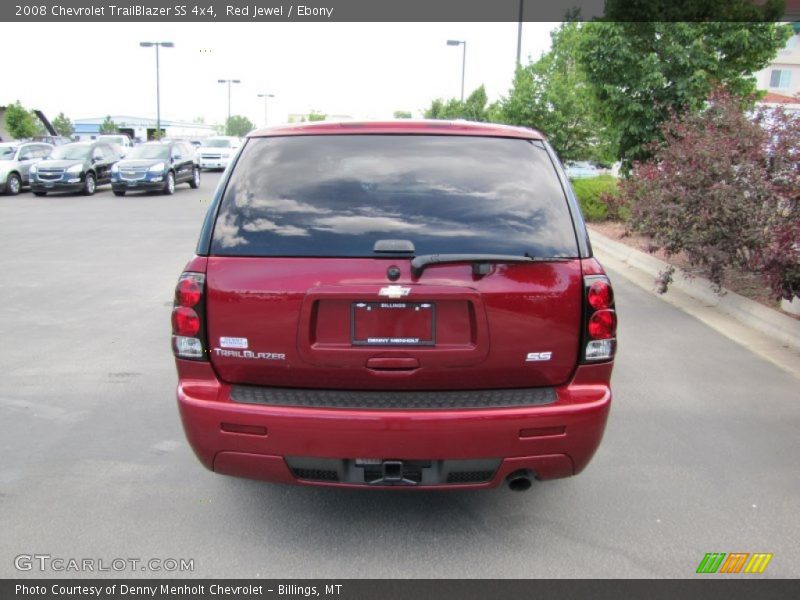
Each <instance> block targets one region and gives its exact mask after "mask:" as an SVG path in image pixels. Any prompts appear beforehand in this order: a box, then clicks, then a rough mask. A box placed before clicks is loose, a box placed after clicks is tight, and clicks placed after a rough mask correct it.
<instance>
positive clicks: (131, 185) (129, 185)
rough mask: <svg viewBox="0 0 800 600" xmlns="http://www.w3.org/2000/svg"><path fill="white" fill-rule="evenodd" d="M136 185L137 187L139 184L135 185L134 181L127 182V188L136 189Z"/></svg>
mask: <svg viewBox="0 0 800 600" xmlns="http://www.w3.org/2000/svg"><path fill="white" fill-rule="evenodd" d="M137 185H139V184H138V183H136V182H135V181H129V182H128V187H136V186H137Z"/></svg>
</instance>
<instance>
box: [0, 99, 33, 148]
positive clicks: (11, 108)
mask: <svg viewBox="0 0 800 600" xmlns="http://www.w3.org/2000/svg"><path fill="white" fill-rule="evenodd" d="M37 120H38V119H36V118H35V117H34V116H33V114H32V113H31V112H29V111H27V110H25V109H24V108H23V107H22V104H20V103H19V100H17V101H16V102H15V103H14V104H9V105H8V106H7V107H6V129H8V133H10V134H11V137H13V138H15V139H18V140H19V139H24V138H29V137H33V136H34V135H36V131H37V127H36V121H37Z"/></svg>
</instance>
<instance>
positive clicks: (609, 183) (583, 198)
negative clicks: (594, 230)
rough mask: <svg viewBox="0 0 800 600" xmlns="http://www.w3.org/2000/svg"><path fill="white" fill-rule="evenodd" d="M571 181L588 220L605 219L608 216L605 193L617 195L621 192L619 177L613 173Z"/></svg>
mask: <svg viewBox="0 0 800 600" xmlns="http://www.w3.org/2000/svg"><path fill="white" fill-rule="evenodd" d="M571 183H572V189H573V190H575V195H576V196H577V197H578V203H579V204H580V205H581V210H582V211H583V216H584V217H585V218H586V220H587V221H605V220H606V219H607V218H608V206H606V203H605V202H604V201H603V198H602V197H603V194H610V195H612V196H616V195H617V194H618V193H619V192H618V190H617V179H616V178H615V177H614V176H612V175H600V176H598V177H591V178H587V179H573V180H572V181H571Z"/></svg>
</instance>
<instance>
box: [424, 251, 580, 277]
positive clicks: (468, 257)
mask: <svg viewBox="0 0 800 600" xmlns="http://www.w3.org/2000/svg"><path fill="white" fill-rule="evenodd" d="M565 260H569V259H568V258H561V257H553V258H541V257H536V256H531V255H530V254H528V253H525V255H524V256H518V255H514V254H422V255H420V256H417V257H415V258H414V259H412V261H411V274H412V275H413V276H414V277H419V276H420V275H422V272H423V271H424V270H425V268H426V267H429V266H430V265H439V264H443V263H460V262H471V263H472V274H473V275H488V273H489V271H490V269H491V267H490V265H491V264H492V263H522V262H561V261H565Z"/></svg>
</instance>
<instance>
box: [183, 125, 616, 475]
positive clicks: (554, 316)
mask: <svg viewBox="0 0 800 600" xmlns="http://www.w3.org/2000/svg"><path fill="white" fill-rule="evenodd" d="M172 333H173V337H172V341H173V350H174V353H175V357H176V363H177V368H178V379H179V382H178V404H179V407H180V413H181V417H182V419H183V425H184V428H185V431H186V435H187V437H188V439H189V442H190V443H191V445H192V447H193V449H194V451H195V453H196V454H197V456H198V458H199V459H200V461H201V462H202V463H203V464H204V465H205V466H206V467H208V468H209V469H212V470H213V471H215V472H217V473H224V474H227V475H236V476H240V477H249V478H254V479H262V480H266V481H277V482H284V483H303V484H313V485H339V486H361V487H375V488H393V489H407V488H415V489H432V488H440V489H468V488H481V487H495V486H497V485H500V484H501V483H503V482H507V483H508V485H509V486H510V487H511V488H512V489H516V490H523V489H527V488H528V487H530V485H531V480H532V479H540V480H545V479H554V478H558V477H567V476H570V475H574V474H576V473H578V472H580V471H581V470H582V469H583V468H584V467H585V466H586V465H587V463H588V462H589V460H590V459H591V457H592V455H593V454H594V452H595V450H596V449H597V447H598V445H599V443H600V440H601V438H602V435H603V431H604V429H605V424H606V419H607V417H608V412H609V406H610V402H611V390H610V387H609V380H610V377H611V370H612V365H613V358H614V352H615V349H616V337H615V336H616V313H615V310H614V299H613V293H612V290H611V286H610V284H609V281H608V278H607V277H606V275H605V273H604V272H603V269H602V267H601V266H600V265H599V263H598V262H597V261H596V260H595V259H594V258H593V257H592V252H591V248H590V245H589V241H588V236H587V232H586V228H585V225H584V223H583V219H582V217H581V214H580V211H579V209H578V205H577V202H576V200H575V197H574V195H573V193H572V191H571V188H570V186H569V183H568V181H567V179H566V177H565V175H564V171H563V169H562V167H561V164H560V163H559V161H558V159H557V157H556V156H555V154H554V153H553V150H552V149H551V148H550V146H549V145H548V144H547V142H546V140H545V139H544V138H543V136H542V135H541V134H540V133H538V132H536V131H533V130H529V129H520V128H512V127H505V126H499V125H486V124H477V123H466V122H440V121H435V122H424V121H423V122H403V121H399V122H386V123H345V124H340V123H335V124H334V123H316V124H306V125H299V126H287V127H281V128H274V129H267V130H263V131H259V132H256V133H253V134H251V135H250V136H249V137H248V139H247V140H246V143H245V144H244V145H243V147H242V148H241V150H240V151H239V154H238V156H237V157H236V158H235V159H234V162H233V163H232V165H231V167H230V168H229V169H228V171H226V173H225V175H224V176H223V178H222V180H221V182H220V185H219V187H218V189H217V192H216V196H215V198H214V201H213V203H212V206H211V207H210V209H209V211H208V215H207V217H206V220H205V224H204V226H203V229H202V233H201V235H200V241H199V243H198V246H197V254H196V256H195V257H194V258H193V259H192V260H190V261H189V263H188V264H187V265H186V268H185V270H184V273H183V274H182V275H181V276H180V280H179V282H178V286H177V290H176V294H175V307H174V310H173V313H172Z"/></svg>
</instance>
